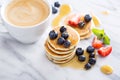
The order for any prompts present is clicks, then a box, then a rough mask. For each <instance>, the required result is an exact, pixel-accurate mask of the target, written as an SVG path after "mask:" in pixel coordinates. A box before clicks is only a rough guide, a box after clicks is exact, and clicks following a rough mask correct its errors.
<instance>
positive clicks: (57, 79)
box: [0, 0, 120, 80]
mask: <svg viewBox="0 0 120 80" xmlns="http://www.w3.org/2000/svg"><path fill="white" fill-rule="evenodd" d="M2 1H4V0H0V3H2ZM54 1H55V0H51V1H50V2H51V4H53V2H54ZM59 1H60V2H61V3H68V4H70V5H71V6H72V8H73V11H75V12H83V13H90V12H93V13H94V14H95V15H97V16H98V17H99V19H100V20H101V22H102V25H101V27H102V28H104V29H105V31H106V33H107V34H109V36H110V38H111V45H112V46H113V51H112V54H111V55H109V56H108V57H106V58H101V57H99V56H98V59H97V64H96V65H95V66H94V67H93V68H92V69H91V70H89V71H84V70H75V69H72V68H65V67H64V68H63V67H60V66H58V65H56V64H53V63H51V62H50V61H49V60H48V59H47V58H46V56H45V50H44V41H45V39H46V36H47V35H48V31H49V30H50V29H51V28H50V27H49V28H48V29H47V30H46V32H45V33H44V34H43V35H42V37H41V38H40V39H39V41H38V42H36V43H34V44H29V45H27V44H22V43H20V42H18V41H16V40H14V39H13V38H12V37H11V36H10V35H9V34H8V33H3V32H0V80H120V60H119V59H120V51H119V50H120V24H119V22H120V20H119V19H120V7H119V6H120V2H119V1H120V0H59ZM106 10H107V11H109V15H103V14H101V12H102V11H106ZM54 16H55V15H54ZM52 17H53V16H52ZM52 17H51V19H52ZM3 30H4V26H0V31H3ZM92 38H93V36H92V37H91V38H90V39H88V40H84V41H80V42H79V45H78V46H80V47H83V48H85V47H87V46H88V45H90V44H91V43H90V42H91V41H92ZM104 64H108V65H111V66H112V67H113V70H114V72H113V74H112V75H104V74H102V73H101V71H100V66H102V65H104Z"/></svg>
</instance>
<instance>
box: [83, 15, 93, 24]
mask: <svg viewBox="0 0 120 80" xmlns="http://www.w3.org/2000/svg"><path fill="white" fill-rule="evenodd" d="M91 19H92V17H91V16H90V15H89V14H86V15H85V17H84V20H85V22H90V21H91Z"/></svg>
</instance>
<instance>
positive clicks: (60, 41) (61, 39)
mask: <svg viewBox="0 0 120 80" xmlns="http://www.w3.org/2000/svg"><path fill="white" fill-rule="evenodd" d="M64 42H65V39H64V38H63V37H60V38H58V40H57V43H58V44H59V45H62V44H64Z"/></svg>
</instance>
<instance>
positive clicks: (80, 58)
mask: <svg viewBox="0 0 120 80" xmlns="http://www.w3.org/2000/svg"><path fill="white" fill-rule="evenodd" d="M85 59H86V57H85V56H84V55H80V56H78V60H79V61H80V62H84V61H85Z"/></svg>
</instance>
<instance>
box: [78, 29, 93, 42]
mask: <svg viewBox="0 0 120 80" xmlns="http://www.w3.org/2000/svg"><path fill="white" fill-rule="evenodd" d="M91 35H92V31H91V30H89V33H88V34H87V35H84V36H81V37H80V39H81V40H84V39H88V38H90V37H91Z"/></svg>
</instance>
